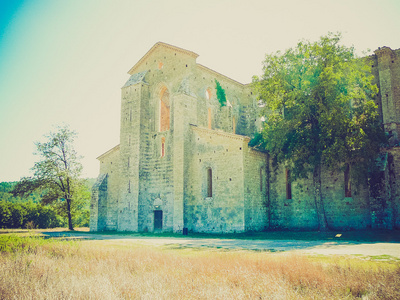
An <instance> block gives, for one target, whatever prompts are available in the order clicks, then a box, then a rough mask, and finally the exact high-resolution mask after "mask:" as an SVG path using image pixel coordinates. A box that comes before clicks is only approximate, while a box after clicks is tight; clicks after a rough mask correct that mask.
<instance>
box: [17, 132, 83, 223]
mask: <svg viewBox="0 0 400 300" xmlns="http://www.w3.org/2000/svg"><path fill="white" fill-rule="evenodd" d="M75 136H76V133H75V132H74V131H71V130H70V129H69V128H68V127H67V126H64V127H58V130H57V131H56V132H50V134H49V135H47V136H46V138H47V142H44V143H40V142H37V143H36V147H37V152H36V153H35V154H36V155H39V156H40V160H39V161H38V162H36V163H35V165H34V166H33V168H32V170H33V173H34V175H33V177H26V178H22V179H21V181H20V182H18V183H17V185H16V186H15V187H14V190H13V194H14V196H26V195H29V194H30V193H32V192H33V191H35V190H36V191H38V190H41V191H42V200H41V201H42V203H44V204H50V203H51V204H53V205H54V207H55V208H56V210H57V211H58V213H59V214H60V215H61V216H63V217H66V218H67V219H68V228H69V229H70V230H73V223H72V217H73V214H74V212H75V210H76V208H77V207H79V206H81V202H82V201H83V200H84V199H83V198H87V193H85V192H84V191H85V190H86V187H85V184H84V181H83V180H82V179H80V178H79V176H80V175H81V171H82V165H81V163H80V162H79V160H80V157H79V156H78V155H77V153H76V151H75V150H74V147H73V142H74V138H75Z"/></svg>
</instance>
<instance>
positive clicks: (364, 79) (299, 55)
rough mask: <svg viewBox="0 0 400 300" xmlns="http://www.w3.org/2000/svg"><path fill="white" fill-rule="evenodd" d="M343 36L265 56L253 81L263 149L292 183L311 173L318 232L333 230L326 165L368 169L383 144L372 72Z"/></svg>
mask: <svg viewBox="0 0 400 300" xmlns="http://www.w3.org/2000/svg"><path fill="white" fill-rule="evenodd" d="M340 39H341V35H340V34H332V33H329V34H328V35H327V36H323V37H321V38H320V39H319V40H318V41H316V42H309V41H301V42H299V43H298V44H297V46H296V47H294V48H291V49H288V50H287V51H285V52H284V53H281V52H277V53H275V54H271V55H266V58H265V61H264V62H263V75H262V76H261V77H260V78H259V77H254V78H253V85H254V87H255V90H256V92H257V93H258V95H259V99H261V100H262V101H263V102H264V103H265V109H264V114H265V116H266V117H267V121H266V122H265V127H264V129H263V131H262V138H261V139H260V140H259V146H260V147H262V148H264V149H265V150H267V151H268V152H269V153H270V154H271V156H272V157H273V159H274V161H275V162H277V163H282V164H284V165H286V167H288V168H289V169H290V170H291V175H292V179H293V180H295V179H297V178H307V177H308V176H309V175H312V179H313V193H314V201H315V206H316V211H317V217H318V222H319V229H320V230H326V229H327V228H328V223H327V219H326V215H325V209H324V201H323V198H322V193H321V167H322V166H324V167H327V168H338V167H343V166H344V165H346V164H348V165H350V166H353V167H355V166H357V167H358V168H364V170H365V169H366V168H367V167H368V165H369V164H370V163H371V162H372V161H374V159H375V158H376V156H377V153H378V152H379V148H380V145H381V144H382V143H383V142H384V141H385V135H384V132H383V130H382V127H381V125H380V122H379V117H378V113H377V107H376V105H375V104H374V102H373V100H372V99H373V97H374V95H375V94H376V93H377V92H378V89H377V87H376V85H373V76H372V75H371V67H370V65H369V64H367V63H366V61H365V60H363V59H357V58H356V56H355V53H354V48H353V47H345V46H342V45H340ZM353 169H356V168H353ZM353 171H354V170H353Z"/></svg>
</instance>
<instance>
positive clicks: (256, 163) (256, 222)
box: [243, 139, 269, 231]
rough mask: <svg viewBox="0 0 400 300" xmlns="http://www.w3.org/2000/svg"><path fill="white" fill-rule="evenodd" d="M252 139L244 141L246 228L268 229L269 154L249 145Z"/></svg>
mask: <svg viewBox="0 0 400 300" xmlns="http://www.w3.org/2000/svg"><path fill="white" fill-rule="evenodd" d="M249 140H250V139H247V140H244V141H243V156H244V166H243V169H244V176H243V177H244V207H245V230H246V231H262V230H265V229H267V227H268V224H269V220H268V206H267V205H268V202H267V188H268V184H267V154H266V153H262V152H259V151H256V150H253V149H251V148H249V147H248V142H249Z"/></svg>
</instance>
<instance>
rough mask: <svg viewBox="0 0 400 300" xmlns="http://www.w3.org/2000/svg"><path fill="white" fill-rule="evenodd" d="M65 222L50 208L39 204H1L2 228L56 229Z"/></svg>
mask: <svg viewBox="0 0 400 300" xmlns="http://www.w3.org/2000/svg"><path fill="white" fill-rule="evenodd" d="M63 225H65V222H64V221H63V220H62V219H61V218H60V217H59V216H58V215H57V214H56V212H55V211H54V210H53V209H52V208H51V207H48V206H43V205H41V204H38V203H33V202H27V203H11V202H5V201H1V202H0V228H54V227H61V226H63Z"/></svg>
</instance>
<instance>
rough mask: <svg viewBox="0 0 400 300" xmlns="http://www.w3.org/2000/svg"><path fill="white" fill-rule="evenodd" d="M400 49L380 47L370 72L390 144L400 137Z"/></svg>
mask: <svg viewBox="0 0 400 300" xmlns="http://www.w3.org/2000/svg"><path fill="white" fill-rule="evenodd" d="M399 57H400V49H398V50H392V49H390V48H389V47H382V48H379V49H378V50H376V51H375V56H372V57H371V60H372V61H373V63H372V65H373V68H372V69H373V70H372V74H373V75H374V77H375V79H376V83H377V85H378V88H379V94H378V95H377V102H378V105H379V107H380V111H381V112H382V123H383V124H384V127H385V131H386V132H388V133H389V134H391V135H393V137H392V140H391V144H392V145H395V144H396V145H397V144H398V143H399V138H400V84H399V83H400V58H399Z"/></svg>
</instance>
